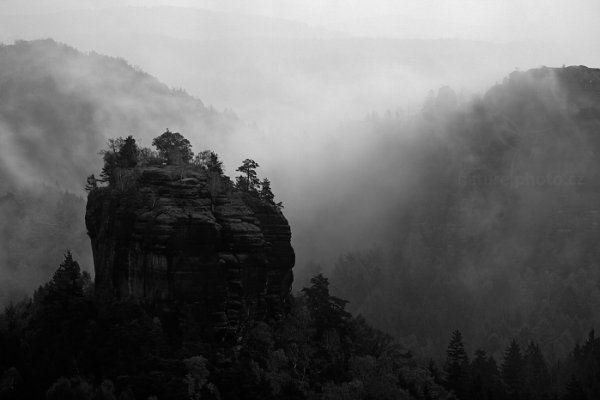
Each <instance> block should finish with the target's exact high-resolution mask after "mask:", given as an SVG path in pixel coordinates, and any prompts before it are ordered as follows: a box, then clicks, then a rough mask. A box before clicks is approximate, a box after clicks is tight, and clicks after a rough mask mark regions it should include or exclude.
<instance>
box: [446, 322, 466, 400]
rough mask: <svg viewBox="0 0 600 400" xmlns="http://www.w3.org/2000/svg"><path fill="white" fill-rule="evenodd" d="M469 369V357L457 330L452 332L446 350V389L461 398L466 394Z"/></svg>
mask: <svg viewBox="0 0 600 400" xmlns="http://www.w3.org/2000/svg"><path fill="white" fill-rule="evenodd" d="M468 368H469V357H468V356H467V352H466V351H465V345H464V343H463V338H462V334H461V333H460V331H459V330H458V329H457V330H455V331H454V332H452V337H451V338H450V343H449V344H448V348H447V349H446V363H445V364H444V372H445V373H446V379H445V381H446V388H447V389H448V390H451V391H453V392H454V393H455V394H456V395H457V396H458V397H459V398H462V397H464V395H465V393H466V386H467V385H466V383H467V374H468Z"/></svg>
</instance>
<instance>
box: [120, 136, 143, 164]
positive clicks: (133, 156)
mask: <svg viewBox="0 0 600 400" xmlns="http://www.w3.org/2000/svg"><path fill="white" fill-rule="evenodd" d="M138 154H139V149H138V146H137V144H136V143H135V139H134V138H133V136H131V135H129V136H127V137H126V138H125V140H124V141H123V144H122V145H121V147H120V149H119V166H120V167H123V168H133V167H135V166H136V165H137V163H138Z"/></svg>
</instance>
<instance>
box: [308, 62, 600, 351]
mask: <svg viewBox="0 0 600 400" xmlns="http://www.w3.org/2000/svg"><path fill="white" fill-rule="evenodd" d="M598 82H600V74H599V72H598V70H593V69H588V68H585V67H568V68H558V69H550V68H542V69H538V70H532V71H527V72H514V73H512V74H511V75H510V76H509V77H507V78H506V80H505V81H504V82H502V83H500V84H498V85H497V86H495V87H493V88H492V89H490V90H489V91H488V92H487V93H486V95H485V96H483V97H481V98H478V99H475V100H474V101H471V102H466V103H464V102H460V101H459V100H458V98H457V96H456V95H455V94H454V92H453V91H452V90H451V89H450V88H442V89H440V91H439V93H438V94H432V95H431V96H430V97H429V99H428V100H427V102H426V104H425V106H424V109H423V111H422V112H421V113H420V114H419V115H418V116H416V117H414V118H405V117H396V116H394V115H393V114H391V113H388V114H387V116H386V115H381V116H371V117H370V118H369V119H367V120H365V122H364V123H363V125H362V126H361V127H359V128H356V129H359V130H366V129H368V130H370V132H371V135H372V137H374V138H377V141H378V143H379V145H378V149H379V151H378V152H375V153H379V154H381V155H382V157H381V158H369V159H368V160H367V159H360V160H357V162H358V163H359V164H361V165H368V166H369V167H368V168H363V171H364V173H361V174H356V175H355V176H354V178H353V183H354V186H352V188H353V189H350V190H348V191H346V192H344V193H343V194H342V195H340V196H339V201H340V202H341V204H345V203H343V200H342V198H341V197H342V196H343V197H345V198H350V199H357V198H358V199H361V200H362V201H363V202H364V203H365V204H369V208H368V212H366V211H365V212H364V213H353V214H352V217H351V218H346V219H343V218H340V225H341V226H344V227H345V228H346V229H345V231H350V232H361V231H359V230H352V229H350V227H351V226H357V227H358V226H365V227H368V228H365V229H366V230H367V232H364V231H363V232H362V233H363V235H362V238H363V242H362V243H363V245H362V246H357V248H358V250H355V251H352V252H348V253H345V254H343V255H341V256H339V257H338V258H337V260H336V261H334V262H332V263H331V264H320V263H319V262H318V261H315V262H312V263H310V264H309V265H307V266H306V267H305V269H304V270H299V276H298V280H299V281H300V282H307V281H308V276H310V274H314V273H317V272H319V271H325V272H327V273H328V275H329V276H330V278H331V282H332V290H333V292H334V293H335V294H336V295H338V296H340V297H343V298H346V299H348V300H349V301H350V303H349V310H351V311H352V312H356V313H359V314H362V315H365V316H366V317H367V318H368V319H369V321H371V322H372V323H373V324H374V325H375V326H377V327H378V328H380V329H382V330H384V331H386V332H390V333H392V334H393V335H394V336H396V337H398V338H401V340H402V342H403V343H404V344H405V345H406V346H408V347H410V348H412V349H415V350H417V349H418V352H419V353H421V352H422V353H424V354H427V355H429V356H432V357H436V356H437V355H439V354H440V353H441V352H443V349H444V348H445V346H446V341H447V335H448V332H451V331H453V330H454V329H457V328H458V329H460V331H461V332H463V334H464V335H465V337H468V338H469V341H470V342H471V343H472V344H473V346H474V347H475V348H477V347H481V348H483V349H485V350H486V351H488V352H490V353H491V354H494V355H495V356H496V357H499V356H500V355H501V354H502V352H503V350H504V348H505V347H506V346H508V345H509V344H510V341H511V339H512V338H517V339H518V340H519V342H520V343H528V342H529V341H531V340H533V341H535V342H537V343H539V345H540V347H541V348H542V349H543V351H544V352H545V353H546V354H548V355H550V354H553V355H554V356H555V357H564V356H566V355H567V354H568V352H569V351H571V350H572V349H573V346H574V345H575V344H576V342H577V341H578V340H580V339H581V338H582V337H584V336H585V335H586V334H587V332H589V330H590V329H592V328H594V327H597V326H598V324H599V322H600V314H598V312H597V310H598V309H599V306H600V303H598V301H599V300H598V299H600V297H599V296H600V292H599V291H598V282H599V279H600V277H599V276H598V267H597V265H598V261H597V260H598V248H597V240H596V238H597V234H598V229H599V227H598V222H599V221H598V215H599V214H598V212H599V211H598V207H597V203H598V198H599V197H598V196H599V192H598V172H597V171H598V170H599V167H600V165H599V164H598V157H597V154H598V151H599V148H598V141H597V134H596V133H597V131H598V128H599V127H600V112H599V110H600V103H599V101H598ZM402 133H404V134H402ZM349 134H350V135H351V134H353V133H352V131H350V133H349ZM334 173H335V172H334ZM383 186H385V187H388V190H387V191H386V192H385V195H384V196H383V195H382V192H381V191H380V188H381V187H383ZM335 200H338V198H336V199H335ZM332 204H336V203H333V202H332ZM331 213H332V215H333V214H334V213H335V211H334V210H333V206H331ZM367 220H370V221H378V222H377V224H372V225H371V226H369V225H368V224H367V223H366V221H367ZM336 222H337V220H336ZM347 236H348V237H349V238H353V236H352V234H348V235H347ZM369 238H378V239H379V240H369ZM365 239H366V240H365ZM332 240H335V238H332ZM303 271H306V273H307V275H308V276H307V277H303V276H302V275H301V274H302V272H303Z"/></svg>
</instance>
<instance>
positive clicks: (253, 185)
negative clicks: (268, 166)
mask: <svg viewBox="0 0 600 400" xmlns="http://www.w3.org/2000/svg"><path fill="white" fill-rule="evenodd" d="M258 167H259V165H258V163H257V162H256V161H254V160H251V159H249V158H247V159H245V160H244V161H243V162H242V165H241V166H239V167H238V168H237V169H236V171H239V172H241V173H242V174H243V175H241V176H238V177H237V178H236V186H237V188H238V189H240V190H242V191H244V192H246V193H254V194H256V193H258V186H259V185H260V181H259V180H258V177H257V175H256V168H258Z"/></svg>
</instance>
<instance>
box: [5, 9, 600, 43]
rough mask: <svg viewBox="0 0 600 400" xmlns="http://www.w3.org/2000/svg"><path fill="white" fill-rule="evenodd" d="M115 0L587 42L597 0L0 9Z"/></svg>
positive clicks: (422, 32)
mask: <svg viewBox="0 0 600 400" xmlns="http://www.w3.org/2000/svg"><path fill="white" fill-rule="evenodd" d="M123 5H129V6H158V5H171V6H183V7H197V8H204V9H210V10H215V11H226V12H236V13H252V14H259V15H265V16H271V17H277V18H286V19H293V20H297V21H302V22H305V23H308V24H311V25H321V26H325V27H329V28H331V29H337V30H343V31H346V32H348V33H351V34H355V35H361V36H365V35H366V36H396V37H398V36H399V37H413V38H415V37H416V38H437V37H440V38H461V39H481V40H491V41H498V42H506V41H518V40H548V41H558V42H562V43H569V42H573V41H577V42H585V43H587V44H590V45H591V44H592V43H597V42H596V40H597V39H596V38H597V37H599V36H600V24H598V23H597V21H598V20H599V19H600V1H598V0H552V1H548V0H368V1H367V0H310V1H308V0H173V1H164V0H124V1H116V0H102V1H99V0H0V13H4V14H9V13H33V12H48V11H57V10H65V9H80V8H90V7H115V6H123ZM589 51H592V49H591V48H590V50H589Z"/></svg>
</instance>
